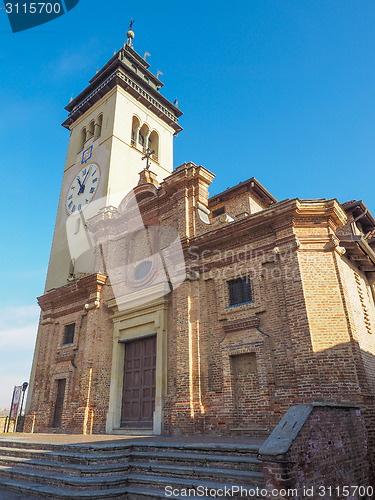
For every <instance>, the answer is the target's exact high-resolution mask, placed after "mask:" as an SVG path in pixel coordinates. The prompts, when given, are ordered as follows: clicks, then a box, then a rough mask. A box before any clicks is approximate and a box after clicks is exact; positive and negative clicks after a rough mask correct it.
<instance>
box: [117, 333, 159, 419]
mask: <svg viewBox="0 0 375 500" xmlns="http://www.w3.org/2000/svg"><path fill="white" fill-rule="evenodd" d="M155 372H156V336H152V337H147V338H146V339H137V340H133V341H130V342H127V343H126V344H125V364H124V385H123V397H122V412H121V426H122V427H152V426H153V414H154V409H155Z"/></svg>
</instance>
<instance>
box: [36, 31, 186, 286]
mask: <svg viewBox="0 0 375 500" xmlns="http://www.w3.org/2000/svg"><path fill="white" fill-rule="evenodd" d="M133 39H134V32H133V30H132V23H131V25H130V27H129V31H128V33H127V42H126V43H125V44H124V46H123V47H122V48H121V50H119V51H118V52H117V53H115V54H114V56H113V57H112V58H111V59H110V60H109V61H108V62H107V64H106V65H105V66H104V67H103V68H102V69H101V70H100V71H98V72H97V74H96V75H95V76H94V77H93V78H92V79H91V80H90V82H89V85H88V86H87V87H86V88H85V89H84V90H83V91H82V92H81V93H80V94H79V95H78V96H77V97H75V98H74V99H73V100H72V101H71V102H70V103H69V104H68V106H67V107H66V109H67V111H68V112H69V115H68V118H67V119H66V120H65V122H64V123H63V126H64V127H65V128H67V129H68V130H70V133H71V135H70V140H69V146H68V153H67V158H66V164H65V169H64V177H63V182H62V188H61V195H60V201H59V207H58V213H57V218H56V225H55V231H54V237H53V243H52V250H51V257H50V262H49V267H48V273H47V280H46V287H45V292H47V291H49V290H52V289H56V288H59V287H61V286H64V285H66V284H67V283H68V282H69V279H70V278H71V277H72V276H74V277H76V276H80V275H83V274H85V273H87V272H88V271H89V270H90V269H89V262H88V259H87V258H86V257H85V256H84V255H83V256H82V258H81V259H78V260H77V261H76V262H73V261H72V258H71V254H70V251H69V245H68V240H67V235H66V222H67V219H68V217H69V216H76V217H77V230H76V231H77V233H79V231H84V228H83V227H82V224H81V227H80V224H79V218H80V214H85V213H89V210H85V209H86V208H87V207H88V206H89V205H90V204H91V206H92V203H93V202H94V201H97V202H98V201H99V200H101V201H100V203H102V205H103V206H110V205H111V206H118V204H119V203H120V201H121V199H122V198H123V196H124V192H128V191H129V190H130V189H132V188H133V187H135V186H136V185H137V182H138V178H139V176H138V174H139V172H140V171H142V170H143V169H144V168H145V166H146V165H145V162H144V161H143V160H142V159H143V158H144V157H145V155H146V156H147V157H148V159H147V162H148V163H147V164H148V165H150V169H151V170H152V172H154V173H155V174H156V175H157V176H158V181H159V182H160V181H161V180H163V179H164V178H165V177H167V176H168V175H169V174H171V172H172V170H173V137H174V136H175V135H177V134H178V132H180V131H181V130H182V128H181V127H180V125H179V124H178V118H179V117H180V116H181V115H182V112H181V111H180V110H179V109H178V108H177V107H176V106H175V105H173V104H172V103H171V102H169V101H168V100H167V99H166V98H165V97H163V96H162V95H161V93H160V89H161V87H162V86H163V84H162V83H161V81H160V80H159V78H158V75H157V76H154V75H153V74H152V73H151V72H150V71H149V69H148V68H149V64H148V62H147V61H146V60H145V58H144V57H141V56H140V55H139V54H138V53H137V52H136V51H135V50H134V48H133ZM146 54H147V53H146Z"/></svg>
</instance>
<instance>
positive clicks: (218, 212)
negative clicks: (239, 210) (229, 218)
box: [212, 206, 225, 217]
mask: <svg viewBox="0 0 375 500" xmlns="http://www.w3.org/2000/svg"><path fill="white" fill-rule="evenodd" d="M221 214H225V207H224V206H222V207H220V208H217V209H216V210H212V217H217V216H218V215H221Z"/></svg>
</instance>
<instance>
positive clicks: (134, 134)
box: [131, 116, 141, 146]
mask: <svg viewBox="0 0 375 500" xmlns="http://www.w3.org/2000/svg"><path fill="white" fill-rule="evenodd" d="M140 126H141V122H140V121H139V119H138V118H137V117H136V116H133V121H132V136H131V145H132V146H136V145H137V143H138V132H139V128H140Z"/></svg>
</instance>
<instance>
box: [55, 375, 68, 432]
mask: <svg viewBox="0 0 375 500" xmlns="http://www.w3.org/2000/svg"><path fill="white" fill-rule="evenodd" d="M65 385H66V379H65V378H62V379H60V380H57V396H56V403H55V413H54V415H53V424H52V427H61V417H62V412H63V405H64V396H65Z"/></svg>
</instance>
